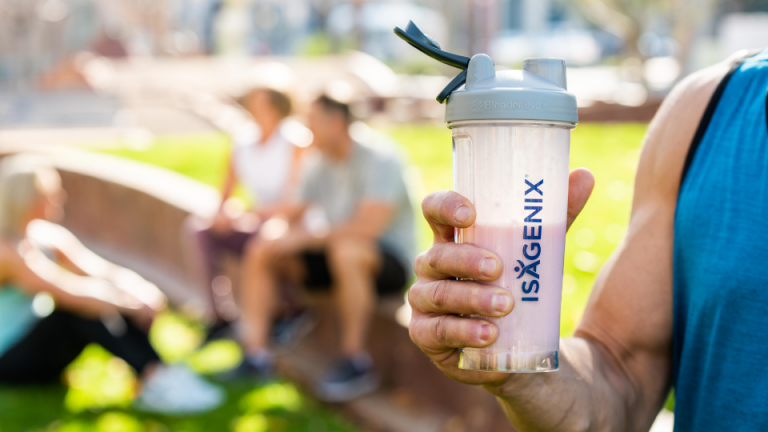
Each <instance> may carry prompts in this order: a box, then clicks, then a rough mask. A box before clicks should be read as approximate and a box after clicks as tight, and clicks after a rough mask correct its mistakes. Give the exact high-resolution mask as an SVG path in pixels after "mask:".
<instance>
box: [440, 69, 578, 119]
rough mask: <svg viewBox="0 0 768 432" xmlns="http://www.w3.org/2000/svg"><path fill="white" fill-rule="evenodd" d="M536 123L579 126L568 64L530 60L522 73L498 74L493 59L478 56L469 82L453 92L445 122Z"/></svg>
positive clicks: (469, 72) (508, 72)
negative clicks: (568, 81)
mask: <svg viewBox="0 0 768 432" xmlns="http://www.w3.org/2000/svg"><path fill="white" fill-rule="evenodd" d="M461 120H534V121H557V122H567V123H574V124H575V123H578V121H579V116H578V110H577V108H576V98H575V97H574V96H573V95H572V94H571V93H568V92H567V91H566V78H565V62H564V61H563V60H559V59H528V60H525V62H524V63H523V70H502V71H495V70H494V65H493V60H491V58H490V57H488V56H487V55H485V54H477V55H475V56H473V57H472V59H471V60H470V61H469V67H468V68H467V81H466V83H465V84H464V85H463V86H461V87H459V88H457V89H456V90H454V91H453V92H451V94H450V96H448V103H447V106H446V109H445V121H447V122H454V121H461Z"/></svg>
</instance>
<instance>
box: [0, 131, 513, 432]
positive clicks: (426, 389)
mask: <svg viewBox="0 0 768 432" xmlns="http://www.w3.org/2000/svg"><path fill="white" fill-rule="evenodd" d="M30 150H34V151H38V152H45V153H46V154H47V155H49V156H50V158H51V160H52V161H53V163H54V164H55V166H56V167H57V168H58V170H59V172H60V173H61V177H62V182H63V186H64V189H65V190H66V191H67V194H68V198H69V199H68V201H67V203H66V206H65V211H66V218H65V220H64V222H63V224H64V225H65V226H66V227H67V228H69V229H70V230H72V232H74V233H75V234H76V235H77V236H78V237H79V238H81V239H82V240H83V242H84V243H85V244H86V245H87V246H88V247H90V248H92V249H93V250H94V251H96V252H97V253H99V254H101V255H102V256H104V257H105V258H107V259H110V260H112V261H114V262H116V263H118V264H121V265H124V266H126V267H130V268H132V269H134V270H136V271H137V272H139V273H140V274H142V275H143V276H144V277H146V278H147V279H148V280H151V281H152V282H154V283H156V284H157V285H158V286H159V287H160V288H161V289H162V290H163V291H164V292H165V293H166V294H167V295H168V297H169V299H170V300H171V302H172V303H173V304H174V305H175V306H176V307H180V308H182V309H184V310H185V311H188V312H192V313H195V314H199V315H201V316H202V315H204V314H205V313H206V311H207V308H208V304H207V302H206V296H205V294H204V293H203V291H202V289H200V288H199V284H197V283H195V282H194V281H193V280H191V278H190V274H191V272H189V271H188V269H187V267H186V263H185V259H184V250H183V248H182V241H181V236H182V228H181V227H182V222H183V221H184V219H185V218H186V217H187V216H188V215H190V214H195V215H198V216H201V217H210V216H211V215H212V214H213V213H214V212H215V210H216V207H217V205H218V202H219V196H218V193H217V192H216V190H215V189H214V188H212V187H209V186H206V185H204V184H201V183H199V182H197V181H194V180H191V179H189V178H187V177H185V176H182V175H180V174H177V173H174V172H170V171H168V170H165V169H161V168H158V167H154V166H150V165H147V164H143V163H138V162H134V161H129V160H125V159H121V158H117V157H113V156H108V155H102V154H95V153H88V152H83V151H77V150H71V149H68V150H64V149H60V148H59V149H55V148H51V147H36V146H32V147H30V146H29V145H25V146H23V147H21V148H20V147H17V148H13V147H12V146H8V145H3V146H2V147H0V155H2V154H8V153H13V152H17V151H30ZM311 301H312V302H313V303H314V306H315V309H316V310H317V311H318V313H317V315H318V318H319V323H318V326H317V328H316V329H315V330H314V331H313V333H312V334H311V335H309V337H307V338H305V340H304V341H302V343H300V344H299V346H298V347H297V348H296V349H295V350H293V351H291V352H290V353H288V354H286V355H284V356H281V357H280V359H279V364H278V366H279V368H280V370H281V372H283V373H285V375H286V376H288V377H290V378H291V379H293V380H294V381H296V382H298V383H299V384H301V385H309V384H310V383H311V382H313V381H314V379H316V378H317V377H318V376H319V375H320V374H321V373H322V372H323V371H324V370H325V367H326V366H327V365H328V364H329V363H330V362H331V361H332V360H333V356H334V354H335V353H336V352H338V351H337V347H338V344H337V341H338V337H337V331H336V330H337V323H336V322H335V313H334V311H333V308H332V305H331V302H330V298H329V297H328V296H319V297H313V298H312V299H311ZM403 304H404V301H403V298H402V297H395V298H387V299H383V300H382V301H381V302H380V303H379V306H378V308H377V312H376V316H375V318H374V321H373V325H372V331H371V338H370V341H371V342H370V349H371V353H372V355H373V357H374V360H375V363H376V367H377V368H378V371H379V373H380V374H381V376H382V377H383V382H384V386H383V387H382V389H381V390H380V391H378V392H376V393H375V394H373V395H370V396H367V397H364V398H361V399H359V400H356V401H354V402H351V403H348V404H344V405H342V406H340V408H341V410H342V411H343V412H344V413H345V414H347V415H348V416H350V417H351V418H353V419H356V420H357V421H359V422H361V423H362V424H363V425H364V426H365V427H366V429H368V430H381V431H393V432H397V431H403V432H405V431H408V432H412V431H420V432H421V431H426V432H429V431H435V432H437V431H448V432H464V431H466V432H469V431H488V432H493V431H508V430H511V428H510V427H509V426H508V423H507V422H506V420H505V418H504V414H503V413H502V411H501V409H500V408H499V407H498V406H497V404H496V402H495V400H494V398H493V397H492V396H491V395H490V394H488V393H486V392H485V391H483V390H482V389H480V388H475V387H470V386H464V385H461V384H458V383H456V382H454V381H452V380H450V379H448V378H446V377H445V376H443V375H442V374H441V373H440V372H439V371H438V370H437V369H436V368H435V367H434V366H433V365H432V364H431V363H430V361H429V360H428V358H427V357H426V356H425V355H424V354H422V353H421V351H419V350H418V348H416V346H415V345H413V343H411V341H410V338H409V336H408V330H407V329H406V328H405V327H404V326H403V325H401V324H399V323H398V322H397V320H396V319H395V314H396V312H397V311H398V310H399V309H400V308H401V307H402V306H403Z"/></svg>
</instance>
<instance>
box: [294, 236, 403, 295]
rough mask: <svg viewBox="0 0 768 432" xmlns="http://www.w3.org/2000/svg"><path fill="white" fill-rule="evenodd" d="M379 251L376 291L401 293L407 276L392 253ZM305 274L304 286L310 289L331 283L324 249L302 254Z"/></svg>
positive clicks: (318, 289) (316, 288) (320, 287)
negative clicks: (379, 260)
mask: <svg viewBox="0 0 768 432" xmlns="http://www.w3.org/2000/svg"><path fill="white" fill-rule="evenodd" d="M379 251H380V252H381V257H382V263H381V271H379V275H378V276H377V277H376V292H377V293H378V294H379V295H380V296H381V295H392V294H402V293H403V291H404V288H405V284H406V283H407V282H408V276H407V273H406V271H405V269H404V268H403V266H402V265H401V264H400V262H399V261H398V260H397V258H395V256H394V255H392V254H391V253H389V252H387V251H386V250H384V249H381V248H380V249H379ZM302 258H303V260H304V265H305V267H306V272H307V276H306V279H305V280H304V286H305V287H306V288H307V289H308V290H310V291H321V290H327V289H329V288H330V287H331V285H333V277H332V276H331V272H330V270H329V269H328V260H327V258H326V253H325V251H311V252H309V251H308V252H304V253H303V254H302Z"/></svg>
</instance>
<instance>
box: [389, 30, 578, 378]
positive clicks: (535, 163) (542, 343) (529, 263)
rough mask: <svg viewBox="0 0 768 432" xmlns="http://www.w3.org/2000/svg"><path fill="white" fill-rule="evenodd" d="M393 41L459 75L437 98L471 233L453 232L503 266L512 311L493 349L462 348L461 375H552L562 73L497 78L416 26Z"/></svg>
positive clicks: (552, 65)
mask: <svg viewBox="0 0 768 432" xmlns="http://www.w3.org/2000/svg"><path fill="white" fill-rule="evenodd" d="M395 33H396V34H397V35H398V36H399V37H401V38H402V39H404V40H405V41H406V42H408V43H410V44H411V45H413V46H414V47H416V48H417V49H419V50H420V51H422V52H424V53H425V54H427V55H429V56H430V57H432V58H435V59H436V60H438V61H441V62H443V63H445V64H448V65H451V66H454V67H458V68H461V69H464V70H463V71H462V72H461V73H460V74H459V75H458V76H457V77H456V78H454V80H453V81H451V83H450V84H449V85H448V87H446V88H445V89H444V90H443V91H442V92H441V93H440V95H439V96H438V98H437V100H438V101H439V102H440V103H443V102H444V101H446V100H447V104H446V111H445V121H446V122H447V124H448V127H449V128H450V129H451V132H452V136H453V182H454V189H455V191H456V192H458V193H460V194H461V195H463V196H465V197H466V198H468V199H469V200H470V201H472V203H473V204H474V205H475V208H476V210H477V218H476V220H475V223H474V225H472V226H471V227H470V228H466V229H457V230H456V234H455V240H456V242H457V243H470V244H473V245H476V246H478V247H481V248H484V249H487V250H490V251H492V252H494V253H495V254H496V255H498V256H499V258H501V260H502V263H503V271H502V274H501V276H500V277H499V279H497V280H495V281H491V282H483V283H485V284H487V285H495V286H498V287H501V288H503V289H505V290H506V291H508V292H509V293H510V294H511V295H512V297H514V299H515V306H514V309H513V311H512V312H511V313H510V314H509V315H508V316H506V317H503V318H488V317H478V318H482V319H486V320H489V321H491V322H493V323H495V324H496V326H497V327H498V329H499V337H498V339H497V340H496V341H495V342H494V343H493V344H491V345H490V346H488V347H486V348H481V349H477V348H465V349H463V350H462V351H461V356H460V360H459V368H461V369H466V370H478V371H495V372H547V371H555V370H557V368H558V350H559V343H560V299H561V290H562V283H563V255H564V252H565V228H566V227H565V224H566V212H567V205H568V173H569V171H568V154H569V146H570V130H571V129H573V128H574V127H575V125H576V123H577V122H578V116H577V110H576V98H575V97H574V96H573V95H572V94H570V93H568V92H567V91H566V78H565V63H564V61H563V60H559V59H541V58H539V59H528V60H525V62H524V63H523V70H500V71H496V70H495V68H494V64H493V60H491V58H490V57H488V56H487V55H485V54H477V55H475V56H473V57H472V58H471V59H470V58H467V57H463V56H459V55H456V54H451V53H447V52H445V51H442V50H440V46H439V45H438V44H437V43H436V42H435V41H434V40H432V39H431V38H430V37H428V36H426V35H425V34H423V33H422V32H421V31H420V30H419V29H418V27H416V26H415V25H414V24H413V22H410V23H409V24H408V26H407V27H406V30H402V29H400V28H399V27H397V28H395Z"/></svg>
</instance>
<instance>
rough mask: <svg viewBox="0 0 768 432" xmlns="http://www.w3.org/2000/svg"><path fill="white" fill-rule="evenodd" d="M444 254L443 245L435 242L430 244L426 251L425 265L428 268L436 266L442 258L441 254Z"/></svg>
mask: <svg viewBox="0 0 768 432" xmlns="http://www.w3.org/2000/svg"><path fill="white" fill-rule="evenodd" d="M444 254H445V246H444V245H442V244H437V245H434V246H432V247H431V248H430V249H429V250H428V251H427V258H428V260H427V265H428V266H429V267H430V268H433V269H434V268H436V267H437V266H438V265H439V263H440V261H441V260H442V259H443V255H444Z"/></svg>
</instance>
